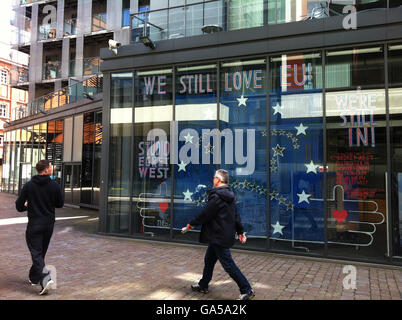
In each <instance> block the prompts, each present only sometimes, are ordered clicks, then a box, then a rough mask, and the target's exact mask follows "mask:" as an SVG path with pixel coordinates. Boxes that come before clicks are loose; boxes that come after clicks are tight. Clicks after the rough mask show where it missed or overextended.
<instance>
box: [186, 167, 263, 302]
mask: <svg viewBox="0 0 402 320" xmlns="http://www.w3.org/2000/svg"><path fill="white" fill-rule="evenodd" d="M228 183H229V174H228V172H227V171H226V170H223V169H220V170H217V171H216V173H215V176H214V187H215V188H214V189H212V190H211V191H210V192H209V194H208V203H207V204H206V206H205V207H204V209H203V210H202V212H201V213H200V214H199V215H198V216H197V217H196V218H194V219H193V220H191V221H190V222H189V224H187V226H186V228H184V229H183V232H186V231H188V230H191V229H193V228H194V227H196V226H198V225H201V233H200V242H201V243H207V244H208V249H207V252H206V254H205V258H204V262H205V266H204V271H203V276H202V279H201V280H200V281H199V282H198V284H196V285H193V286H191V288H192V290H194V291H198V292H202V293H208V284H209V282H210V281H211V279H212V274H213V270H214V267H215V264H216V261H217V260H219V261H220V263H221V264H222V267H223V269H224V270H225V271H226V272H227V273H228V274H229V276H230V277H231V278H232V279H233V280H234V281H235V282H236V283H237V285H238V287H239V290H240V300H249V299H252V298H254V296H255V293H254V291H253V289H252V288H251V286H250V284H249V282H248V281H247V279H246V277H245V276H244V275H243V274H242V273H241V271H240V270H239V268H238V267H237V266H236V264H235V262H234V261H233V258H232V256H231V253H230V248H231V247H232V246H233V244H234V242H235V234H236V233H237V234H238V236H239V240H240V242H241V243H245V242H246V240H247V238H246V235H245V233H244V229H243V226H242V224H241V220H240V216H239V214H238V212H237V208H236V197H235V195H234V193H233V191H231V190H230V188H229V187H228Z"/></svg>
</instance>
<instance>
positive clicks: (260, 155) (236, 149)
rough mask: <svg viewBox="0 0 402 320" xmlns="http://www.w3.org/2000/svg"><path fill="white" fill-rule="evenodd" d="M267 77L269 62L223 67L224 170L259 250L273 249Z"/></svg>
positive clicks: (251, 242)
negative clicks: (269, 230) (268, 227)
mask: <svg viewBox="0 0 402 320" xmlns="http://www.w3.org/2000/svg"><path fill="white" fill-rule="evenodd" d="M265 71H266V60H265V59H253V60H236V61H228V62H223V63H222V64H221V74H220V89H221V90H220V106H219V107H220V121H219V129H220V130H221V135H222V137H225V138H222V142H221V148H220V149H218V152H220V153H221V157H222V159H223V161H222V165H221V167H222V168H223V169H226V170H228V171H229V174H230V183H229V185H230V187H231V188H232V190H233V191H234V192H235V194H236V198H237V209H238V212H239V214H240V217H241V221H242V224H243V226H244V229H245V231H246V234H247V237H248V241H247V244H246V245H247V246H251V247H259V248H265V246H266V243H267V241H266V239H267V230H266V215H267V206H266V205H267V200H266V198H267V197H266V195H267V161H266V157H267V155H266V150H267V145H266V140H267V123H266V118H267V116H266V75H265ZM217 147H219V144H218V146H217ZM236 244H237V245H239V242H237V243H236ZM241 246H244V245H241Z"/></svg>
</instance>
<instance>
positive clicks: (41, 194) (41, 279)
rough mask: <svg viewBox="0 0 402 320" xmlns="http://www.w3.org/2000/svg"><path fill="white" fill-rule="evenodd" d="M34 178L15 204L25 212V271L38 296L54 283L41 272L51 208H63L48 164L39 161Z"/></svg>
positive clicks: (52, 214) (50, 231)
mask: <svg viewBox="0 0 402 320" xmlns="http://www.w3.org/2000/svg"><path fill="white" fill-rule="evenodd" d="M36 170H37V171H38V175H36V176H33V177H32V179H31V180H30V181H29V182H27V183H26V184H25V185H24V187H23V188H22V190H21V193H20V196H19V197H18V199H17V201H16V202H15V206H16V208H17V210H18V212H23V211H26V210H28V225H27V229H26V233H25V235H26V241H27V245H28V249H29V251H30V252H31V257H32V267H31V269H30V270H29V283H30V284H31V285H38V284H40V285H41V287H42V290H41V291H40V293H39V294H40V295H43V294H45V293H47V292H48V290H49V288H50V286H51V285H52V284H53V283H54V282H53V280H52V279H51V278H50V274H49V272H48V271H47V270H46V268H45V255H46V252H47V249H48V247H49V242H50V238H51V237H52V234H53V227H54V222H55V208H62V207H63V205H64V200H63V195H62V193H61V188H60V185H59V184H58V183H57V182H56V181H53V180H52V179H51V178H50V175H51V174H52V173H53V167H52V164H51V163H50V161H48V160H41V161H39V162H38V163H37V164H36Z"/></svg>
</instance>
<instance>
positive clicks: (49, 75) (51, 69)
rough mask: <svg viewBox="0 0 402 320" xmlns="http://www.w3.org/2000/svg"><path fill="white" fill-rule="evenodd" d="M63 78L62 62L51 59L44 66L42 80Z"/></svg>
mask: <svg viewBox="0 0 402 320" xmlns="http://www.w3.org/2000/svg"><path fill="white" fill-rule="evenodd" d="M59 78H61V62H60V61H49V62H47V63H44V64H43V66H42V80H53V79H59Z"/></svg>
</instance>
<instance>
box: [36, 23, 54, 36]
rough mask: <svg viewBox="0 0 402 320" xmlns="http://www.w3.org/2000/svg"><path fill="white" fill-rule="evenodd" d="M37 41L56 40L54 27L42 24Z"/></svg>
mask: <svg viewBox="0 0 402 320" xmlns="http://www.w3.org/2000/svg"><path fill="white" fill-rule="evenodd" d="M38 38H39V40H47V39H54V38H56V27H55V26H53V25H50V24H43V25H40V26H39V29H38Z"/></svg>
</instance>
